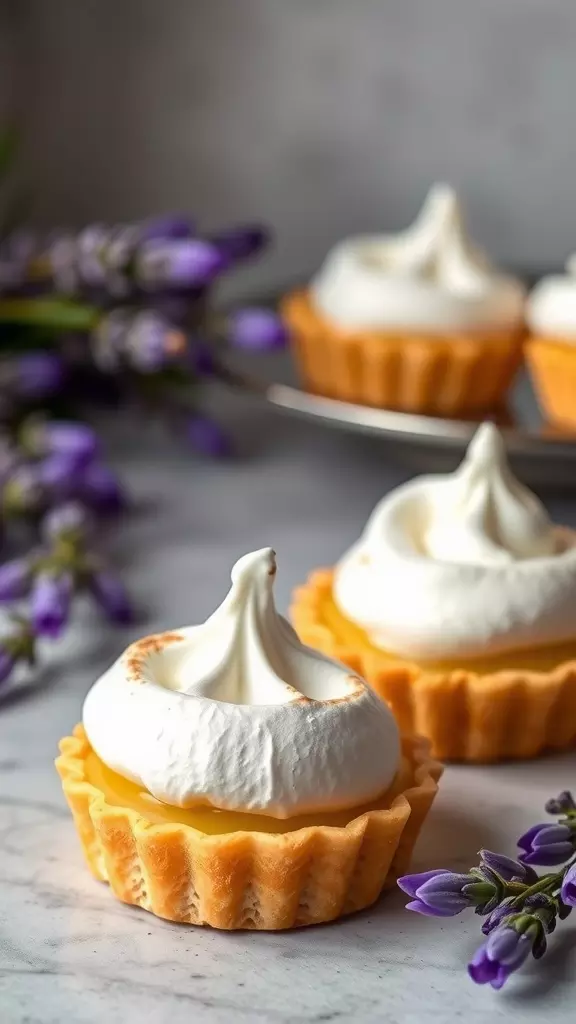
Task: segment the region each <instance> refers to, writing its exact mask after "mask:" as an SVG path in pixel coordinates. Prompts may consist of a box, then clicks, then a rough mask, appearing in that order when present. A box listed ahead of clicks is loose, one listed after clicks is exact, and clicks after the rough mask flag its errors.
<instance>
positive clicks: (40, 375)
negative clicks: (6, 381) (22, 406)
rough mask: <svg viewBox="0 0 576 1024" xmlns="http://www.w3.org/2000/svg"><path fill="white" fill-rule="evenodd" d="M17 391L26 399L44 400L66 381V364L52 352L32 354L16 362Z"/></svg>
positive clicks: (23, 356) (20, 357)
mask: <svg viewBox="0 0 576 1024" xmlns="http://www.w3.org/2000/svg"><path fill="white" fill-rule="evenodd" d="M15 371H16V389H17V391H18V393H19V394H20V395H22V397H24V398H43V397H44V396H45V395H51V394H53V393H54V392H55V391H57V390H58V389H59V388H60V387H61V386H62V382H63V380H64V364H63V362H62V360H61V359H60V357H59V356H57V355H54V353H51V352H30V353H28V354H27V355H22V356H19V358H18V359H17V360H16V361H15Z"/></svg>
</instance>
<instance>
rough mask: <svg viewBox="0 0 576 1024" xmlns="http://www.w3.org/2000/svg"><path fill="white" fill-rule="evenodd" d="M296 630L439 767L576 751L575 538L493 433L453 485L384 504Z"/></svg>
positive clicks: (482, 433) (299, 611)
mask: <svg viewBox="0 0 576 1024" xmlns="http://www.w3.org/2000/svg"><path fill="white" fill-rule="evenodd" d="M292 620H293V622H294V625H295V627H296V629H297V631H298V634H299V636H300V637H301V639H302V640H303V642H304V643H307V644H311V645H312V646H315V647H317V648H318V649H319V650H321V651H323V652H324V653H326V654H328V655H330V656H332V657H337V658H339V659H341V660H342V661H344V662H346V664H348V665H350V667H351V668H352V669H353V670H354V671H356V672H358V673H360V674H361V675H362V676H363V677H364V678H366V679H367V680H368V682H369V683H371V685H372V686H373V687H374V689H375V690H376V692H377V693H379V694H380V696H381V697H382V698H383V699H384V700H386V701H387V702H388V704H389V705H390V707H391V708H392V710H393V712H394V714H395V716H396V719H397V721H398V723H399V726H400V729H401V731H402V733H403V734H407V735H409V734H410V733H421V734H422V735H424V736H427V737H428V738H429V739H430V740H431V742H432V751H433V754H435V756H436V757H439V758H441V759H446V760H461V761H479V762H487V761H497V760H503V759H507V758H526V757H533V756H535V755H537V754H539V753H541V752H542V751H544V750H546V749H548V748H556V749H558V748H562V747H568V746H570V745H572V744H573V743H574V742H575V741H576V531H572V530H569V529H566V528H564V527H561V526H556V525H554V524H552V523H551V521H550V520H549V518H548V516H547V514H546V512H545V510H544V508H543V506H542V505H541V503H540V502H539V501H538V499H537V498H536V497H535V496H534V495H533V494H531V493H530V492H529V491H528V490H526V488H524V487H523V486H522V485H521V484H520V483H519V482H518V480H516V479H515V477H514V476H513V475H512V472H511V470H510V468H509V466H508V464H507V460H506V453H505V449H504V444H503V440H502V438H501V436H500V434H499V432H498V430H497V428H496V427H495V426H494V425H493V424H491V423H485V424H483V426H482V427H480V428H479V430H478V431H477V433H476V435H475V437H474V439H473V441H472V443H471V445H470V448H469V450H468V453H467V456H466V458H465V460H464V462H463V463H462V465H461V466H460V468H459V469H458V470H457V471H456V472H455V473H453V474H449V475H437V476H424V477H419V478H416V479H415V480H412V481H410V482H409V483H407V484H404V485H403V486H401V487H399V488H397V489H396V490H394V491H392V492H391V493H390V494H389V495H387V496H386V497H385V498H384V499H383V500H382V501H381V502H380V504H379V505H377V506H376V508H375V510H374V512H373V513H372V515H371V517H370V519H369V521H368V524H367V526H366V528H365V530H364V532H363V534H362V536H361V538H360V540H359V541H358V542H357V543H355V544H354V545H353V546H352V548H351V549H350V550H349V551H348V552H347V553H346V554H345V555H344V557H343V558H342V559H341V561H340V562H339V563H338V565H337V566H336V567H335V569H333V570H332V569H330V570H320V571H317V572H315V573H313V574H312V576H311V577H310V578H309V580H308V582H307V583H306V584H305V585H304V586H303V587H301V588H299V589H298V590H297V591H296V593H295V596H294V602H293V607H292Z"/></svg>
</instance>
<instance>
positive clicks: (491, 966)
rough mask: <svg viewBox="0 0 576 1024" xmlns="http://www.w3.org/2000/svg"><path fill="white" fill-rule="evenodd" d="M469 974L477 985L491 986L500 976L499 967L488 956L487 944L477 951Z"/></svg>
mask: <svg viewBox="0 0 576 1024" xmlns="http://www.w3.org/2000/svg"><path fill="white" fill-rule="evenodd" d="M468 974H469V975H470V977H471V978H472V981H475V982H476V984H477V985H486V984H491V983H492V982H493V981H494V980H495V979H496V978H497V975H498V966H497V965H496V964H495V963H494V962H493V961H492V960H489V959H488V957H487V955H486V944H484V945H483V946H480V949H477V950H476V952H475V954H474V956H473V957H472V959H471V961H470V963H469V964H468Z"/></svg>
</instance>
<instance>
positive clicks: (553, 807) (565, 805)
mask: <svg viewBox="0 0 576 1024" xmlns="http://www.w3.org/2000/svg"><path fill="white" fill-rule="evenodd" d="M545 806H546V811H547V812H548V814H570V813H571V812H576V803H575V802H574V797H573V796H572V793H570V792H569V791H568V790H567V789H564V790H563V791H562V792H561V793H559V794H558V796H556V797H553V798H552V799H551V800H547V801H546V805H545Z"/></svg>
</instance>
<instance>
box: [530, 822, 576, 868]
mask: <svg viewBox="0 0 576 1024" xmlns="http://www.w3.org/2000/svg"><path fill="white" fill-rule="evenodd" d="M518 846H519V847H520V849H521V850H523V851H524V852H523V853H522V854H521V855H520V860H521V861H522V863H523V864H542V865H546V866H552V865H553V864H563V863H564V861H566V860H568V858H569V857H571V856H572V854H573V853H574V849H575V847H576V833H575V832H574V831H572V829H570V828H569V827H568V825H563V824H560V823H558V824H555V825H549V824H543V825H533V826H532V828H529V829H528V831H527V832H525V833H524V835H523V836H521V837H520V839H519V840H518Z"/></svg>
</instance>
